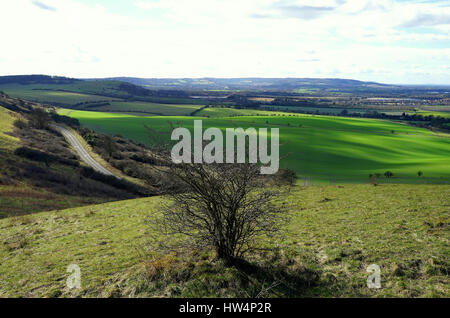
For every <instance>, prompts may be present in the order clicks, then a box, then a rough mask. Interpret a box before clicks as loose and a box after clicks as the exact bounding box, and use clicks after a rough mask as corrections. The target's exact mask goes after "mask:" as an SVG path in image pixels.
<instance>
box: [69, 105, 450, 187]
mask: <svg viewBox="0 0 450 318" xmlns="http://www.w3.org/2000/svg"><path fill="white" fill-rule="evenodd" d="M206 110H207V109H205V110H202V112H204V111H206ZM214 111H215V110H214ZM219 111H220V109H219V108H218V109H217V112H219ZM65 113H67V111H66V112H65ZM275 115H277V116H241V117H229V118H201V117H197V119H203V126H204V127H205V128H206V127H219V128H223V129H225V128H226V127H243V128H247V127H256V128H261V127H268V128H271V127H273V128H276V127H277V128H279V129H280V142H281V143H285V144H284V145H283V146H282V147H281V149H280V153H281V155H282V156H285V155H288V156H287V157H285V158H283V159H282V160H281V163H280V166H281V167H282V168H291V169H294V170H295V171H296V172H297V173H298V175H299V176H300V177H301V178H304V177H306V176H308V177H311V178H312V179H313V182H319V183H327V182H328V183H329V182H330V180H335V181H336V182H367V181H368V175H369V174H375V173H380V174H384V172H386V171H387V170H390V171H392V172H393V173H394V175H395V176H394V178H393V179H390V180H388V179H384V178H383V180H382V182H392V183H427V182H432V183H442V182H447V181H448V180H449V178H450V138H449V136H448V135H444V134H435V133H432V132H430V131H429V130H426V129H422V128H416V127H411V126H408V125H404V124H400V123H393V122H389V121H382V120H374V119H359V118H343V117H330V116H309V115H299V114H281V113H280V114H277V113H275ZM70 116H71V117H74V118H77V119H79V120H80V122H81V123H82V125H85V126H87V127H89V128H92V129H95V130H99V131H101V132H105V133H112V134H117V133H119V134H122V135H123V136H126V137H128V138H130V139H133V140H136V141H138V142H142V143H147V144H148V143H149V142H150V138H149V137H148V133H147V131H146V129H145V128H144V125H148V126H151V127H152V128H154V129H156V130H160V131H168V130H169V128H170V126H169V124H168V121H169V120H170V121H172V122H173V123H175V122H179V123H181V124H182V125H183V126H185V127H187V128H190V129H192V127H193V121H194V119H196V118H194V117H179V116H178V117H175V116H174V117H139V116H132V115H119V114H111V113H100V112H85V111H71V112H70ZM418 171H422V172H423V173H424V177H423V178H418V177H417V172H418Z"/></svg>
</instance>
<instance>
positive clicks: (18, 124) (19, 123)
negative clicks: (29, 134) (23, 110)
mask: <svg viewBox="0 0 450 318" xmlns="http://www.w3.org/2000/svg"><path fill="white" fill-rule="evenodd" d="M13 125H14V127H16V128H19V129H24V128H27V126H28V124H27V122H26V121H25V120H22V119H17V120H15V121H14V123H13Z"/></svg>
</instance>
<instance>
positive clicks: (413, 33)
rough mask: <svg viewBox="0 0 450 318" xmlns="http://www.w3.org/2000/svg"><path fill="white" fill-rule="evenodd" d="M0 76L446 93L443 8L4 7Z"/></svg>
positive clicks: (206, 0) (295, 4) (379, 3)
mask: <svg viewBox="0 0 450 318" xmlns="http://www.w3.org/2000/svg"><path fill="white" fill-rule="evenodd" d="M1 4H2V8H1V17H0V29H1V30H2V32H1V38H0V43H1V44H0V75H14V74H48V75H58V76H68V77H77V78H93V77H115V76H132V77H147V78H150V77H152V78H154V77H157V78H170V77H317V78H326V77H331V78H351V79H357V80H365V81H366V80H367V81H377V82H382V83H396V84H450V0H445V1H443V0H442V1H441V0H437V1H424V0H420V1H419V0H417V1H414V0H412V1H405V0H402V1H401V0H319V1H318V0H315V1H314V0H9V1H8V0H6V1H5V0H3V1H2V3H1Z"/></svg>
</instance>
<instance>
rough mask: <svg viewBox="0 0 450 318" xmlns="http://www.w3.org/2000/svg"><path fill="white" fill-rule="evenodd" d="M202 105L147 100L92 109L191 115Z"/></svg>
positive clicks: (160, 114)
mask: <svg viewBox="0 0 450 318" xmlns="http://www.w3.org/2000/svg"><path fill="white" fill-rule="evenodd" d="M201 107H203V106H202V105H174V104H158V103H146V102H111V103H110V105H107V106H101V107H93V108H90V110H95V111H104V112H124V113H128V114H136V115H146V116H150V115H159V116H189V115H190V114H191V113H192V112H194V111H196V110H198V109H199V108H201Z"/></svg>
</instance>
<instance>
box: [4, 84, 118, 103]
mask: <svg viewBox="0 0 450 318" xmlns="http://www.w3.org/2000/svg"><path fill="white" fill-rule="evenodd" d="M49 87H51V89H55V90H46V89H47V88H46V86H45V85H25V86H24V85H0V90H1V91H4V92H5V93H6V94H8V95H9V96H11V97H15V98H21V99H25V100H29V101H33V102H38V103H44V104H50V105H51V104H56V105H67V106H70V105H74V104H77V103H82V102H98V101H105V100H114V99H113V98H111V97H106V96H99V95H90V94H85V93H81V92H66V91H58V90H56V88H55V87H54V86H49ZM61 88H62V89H65V87H64V86H61Z"/></svg>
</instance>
